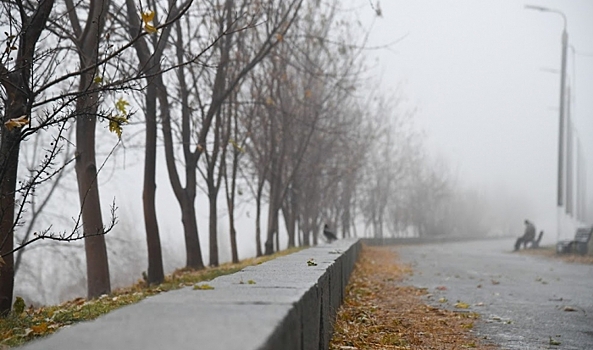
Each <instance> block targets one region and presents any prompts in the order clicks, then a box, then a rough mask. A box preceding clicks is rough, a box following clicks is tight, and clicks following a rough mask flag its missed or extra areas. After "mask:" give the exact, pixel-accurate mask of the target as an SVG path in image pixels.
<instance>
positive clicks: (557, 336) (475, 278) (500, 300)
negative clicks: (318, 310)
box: [396, 239, 593, 350]
mask: <svg viewBox="0 0 593 350" xmlns="http://www.w3.org/2000/svg"><path fill="white" fill-rule="evenodd" d="M513 244H514V240H508V239H506V240H490V241H472V242H460V243H439V244H426V245H410V246H398V247H397V248H396V250H397V252H398V253H399V256H400V258H401V260H402V261H403V262H405V263H410V264H412V267H413V270H414V274H413V275H412V276H410V278H409V279H407V281H406V282H405V283H406V284H410V285H414V286H417V287H424V288H427V289H428V292H429V295H428V296H427V301H428V303H430V304H433V305H438V306H439V307H445V308H449V309H455V310H457V311H470V312H477V313H479V314H480V315H481V321H479V322H477V323H476V324H475V326H474V329H473V332H474V333H475V334H476V335H477V336H478V337H480V338H484V339H487V341H490V342H493V343H496V344H498V345H500V347H501V348H502V349H522V350H531V349H562V350H569V349H571V350H572V349H579V350H581V349H593V265H583V264H570V263H565V262H562V261H561V260H558V259H549V258H543V257H537V256H529V255H524V254H517V253H513V252H512V248H513ZM445 300H446V301H445ZM458 301H460V302H463V303H467V304H469V305H470V307H469V309H467V310H464V309H456V308H455V304H456V303H457V302H458Z"/></svg>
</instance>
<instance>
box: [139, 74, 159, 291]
mask: <svg viewBox="0 0 593 350" xmlns="http://www.w3.org/2000/svg"><path fill="white" fill-rule="evenodd" d="M145 118H146V146H145V147H146V149H145V155H144V187H143V190H142V204H143V208H144V226H145V228H146V244H147V246H148V272H147V282H148V284H149V285H151V284H160V283H162V282H163V281H164V280H165V273H164V271H163V257H162V250H161V239H160V235H159V226H158V221H157V216H156V206H155V191H156V174H155V172H156V142H157V121H156V86H155V85H154V84H149V85H148V88H147V93H146V114H145Z"/></svg>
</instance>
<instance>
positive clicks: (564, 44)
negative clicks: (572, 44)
mask: <svg viewBox="0 0 593 350" xmlns="http://www.w3.org/2000/svg"><path fill="white" fill-rule="evenodd" d="M525 8H526V9H530V10H537V11H542V12H552V13H557V14H559V15H560V16H562V19H563V20H564V29H563V30H562V63H561V68H560V116H559V128H558V129H559V130H558V184H557V201H556V204H557V206H558V215H559V216H560V215H561V212H562V205H563V204H564V189H563V184H564V167H563V165H564V112H565V111H564V109H565V107H564V104H565V101H566V99H565V87H566V55H567V51H568V33H567V31H566V15H564V13H562V12H561V11H559V10H555V9H550V8H547V7H542V6H533V5H525ZM558 234H560V217H558Z"/></svg>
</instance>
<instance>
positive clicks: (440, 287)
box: [436, 286, 447, 290]
mask: <svg viewBox="0 0 593 350" xmlns="http://www.w3.org/2000/svg"><path fill="white" fill-rule="evenodd" d="M436 289H437V290H447V287H445V286H438V287H437V288H436Z"/></svg>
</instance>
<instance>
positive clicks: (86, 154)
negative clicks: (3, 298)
mask: <svg viewBox="0 0 593 350" xmlns="http://www.w3.org/2000/svg"><path fill="white" fill-rule="evenodd" d="M87 77H88V75H87ZM89 78H91V77H89ZM89 78H87V79H84V78H82V79H81V88H84V87H85V86H90V84H89V80H90V79H89ZM91 79H92V78H91ZM96 108H97V97H96V96H85V97H81V98H80V99H79V100H78V103H77V110H78V112H79V115H78V117H77V122H76V154H77V155H76V176H77V180H78V194H79V198H80V207H81V208H80V210H81V212H82V226H83V231H84V236H85V238H84V248H85V252H86V263H87V293H88V298H89V299H92V298H96V297H99V296H101V295H103V294H109V293H111V285H110V281H109V262H108V259H107V247H106V245H105V237H104V236H103V229H104V227H103V219H102V216H101V201H100V197H99V186H98V183H97V176H98V174H97V166H96V160H95V125H96V122H97V116H96V114H95V112H96Z"/></svg>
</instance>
